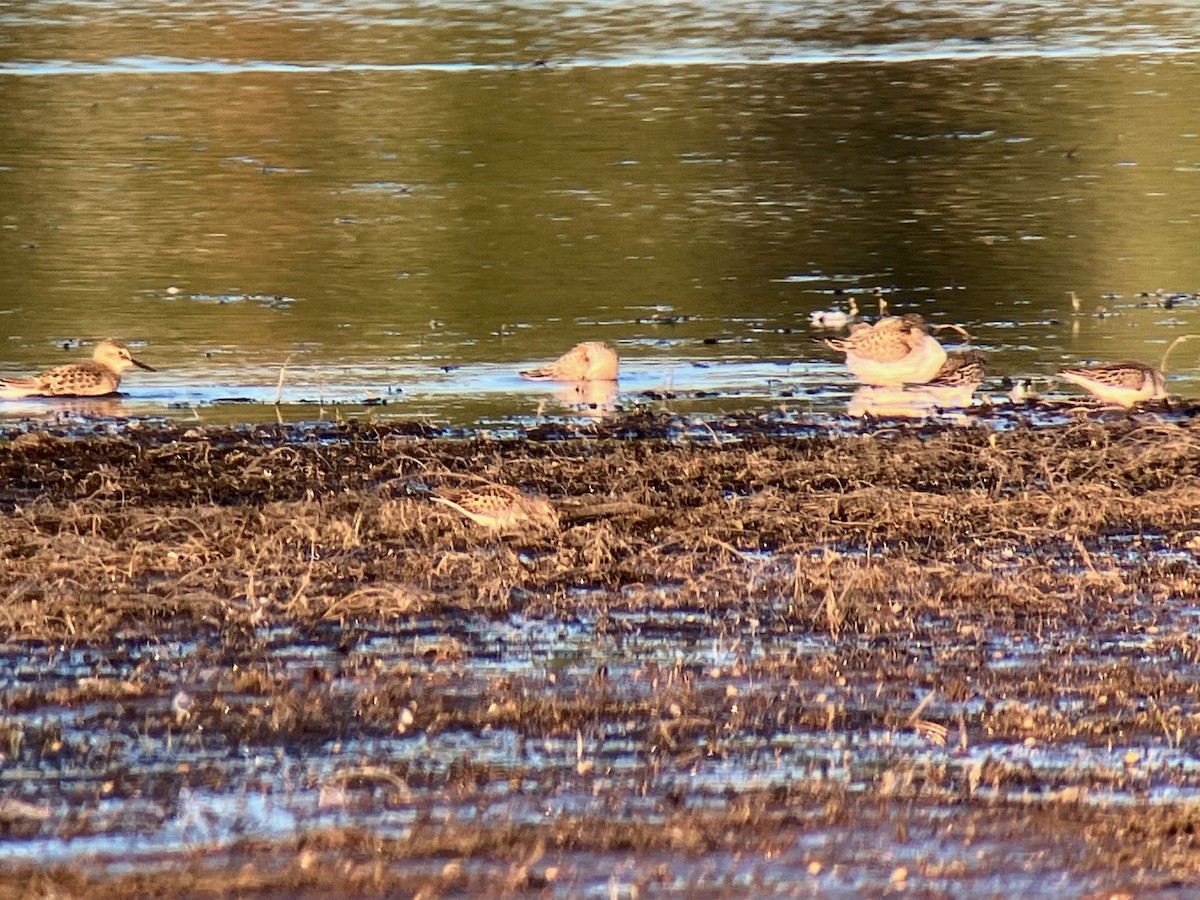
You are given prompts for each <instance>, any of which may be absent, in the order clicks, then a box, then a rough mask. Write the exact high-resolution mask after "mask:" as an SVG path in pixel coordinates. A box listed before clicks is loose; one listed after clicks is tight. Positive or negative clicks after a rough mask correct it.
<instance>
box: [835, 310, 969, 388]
mask: <svg viewBox="0 0 1200 900" xmlns="http://www.w3.org/2000/svg"><path fill="white" fill-rule="evenodd" d="M825 343H826V344H828V345H829V346H830V347H832V348H833V349H835V350H841V351H843V352H844V353H845V354H846V368H848V369H849V370H850V373H851V374H852V375H854V376H855V377H856V378H857V379H858V380H859V381H861V382H863V383H865V384H874V385H879V386H888V385H899V384H924V383H925V382H927V381H929V379H931V378H933V377H934V376H935V375H937V373H938V372H939V371H941V368H942V365H943V364H944V363H945V362H946V351H945V350H943V349H942V345H941V344H939V343H938V342H937V339H936V338H934V337H933V335H931V334H930V333H929V326H928V325H926V324H925V320H924V319H922V318H921V317H920V316H919V315H917V314H916V313H909V314H908V315H905V316H884V317H883V318H882V319H880V320H879V321H878V322H876V323H875V324H874V325H867V324H865V323H859V324H857V325H853V326H851V328H850V336H849V337H846V338H830V339H829V340H827V341H825Z"/></svg>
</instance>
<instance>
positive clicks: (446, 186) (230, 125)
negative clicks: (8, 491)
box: [0, 2, 1200, 423]
mask: <svg viewBox="0 0 1200 900" xmlns="http://www.w3.org/2000/svg"><path fill="white" fill-rule="evenodd" d="M1197 46H1200V17H1198V16H1196V15H1195V14H1194V7H1192V6H1190V5H1188V4H1171V3H1135V4H1127V3H1115V2H1114V3H1102V4H1090V5H1084V4H1078V5H1076V4H1057V5H1051V6H1049V7H1048V6H1047V5H1046V4H1043V3H1037V4H1034V3H1018V2H1013V3H972V2H961V3H949V4H938V5H937V6H936V8H933V7H930V6H929V5H928V4H922V3H893V4H887V5H879V4H873V3H854V2H851V3H838V4H833V3H815V4H809V3H804V4H800V3H768V2H759V3H749V4H722V3H687V2H664V3H653V4H648V5H647V4H643V5H640V6H639V7H637V8H632V9H631V8H629V7H627V6H625V5H620V4H614V3H608V2H591V3H571V4H567V3H553V2H545V3H538V2H528V3H507V4H490V3H452V2H447V3H394V4H392V3H374V4H351V5H329V4H322V3H303V2H298V3H291V4H287V5H284V6H282V7H278V8H277V7H276V6H275V5H272V4H261V3H217V2H210V3H175V2H156V3H133V4H128V3H121V4H118V3H86V4H85V3H67V2H30V3H22V4H3V5H0V226H2V227H0V372H3V373H5V374H11V373H17V372H24V371H32V370H37V369H39V368H44V367H47V366H49V365H54V364H59V363H62V362H67V361H72V360H75V359H78V358H84V357H86V356H87V355H88V353H89V352H90V349H89V346H88V345H89V344H90V342H93V341H95V340H97V339H99V338H101V337H105V336H108V335H114V336H118V337H121V338H124V339H126V340H127V341H129V342H131V343H133V344H134V345H135V346H136V349H137V352H138V354H139V355H140V356H141V357H142V358H144V359H145V360H146V361H147V362H149V363H150V364H152V365H155V366H156V367H157V368H158V369H159V370H160V371H159V372H158V373H157V374H150V373H144V372H140V371H138V372H134V373H132V374H131V375H130V376H129V378H128V379H127V380H126V382H125V384H124V386H123V388H124V391H125V393H126V395H127V396H126V397H125V398H124V399H123V400H118V401H113V402H109V403H106V404H99V405H92V406H90V407H88V410H89V411H92V412H99V413H108V412H114V413H117V414H126V415H129V414H133V415H143V414H151V415H156V414H163V413H166V414H170V415H179V416H184V417H192V416H197V417H199V418H201V419H204V420H209V421H213V420H246V419H263V418H270V419H273V418H274V417H275V410H274V409H273V408H272V407H271V406H270V403H271V401H273V400H275V399H276V398H277V397H279V398H280V399H282V400H283V401H284V402H285V403H289V404H295V403H297V402H298V401H300V400H308V401H313V403H314V404H317V405H316V406H311V405H310V406H291V407H289V412H288V415H289V416H290V417H301V418H310V417H314V416H317V415H321V416H327V417H328V416H332V415H337V414H342V413H344V412H347V411H355V410H358V409H360V405H361V404H362V403H363V402H364V401H367V400H372V401H373V400H379V401H387V404H386V406H382V405H381V406H372V407H371V412H372V413H374V414H378V415H381V416H393V415H399V416H429V417H432V418H434V419H435V420H442V421H451V422H460V423H461V422H467V423H470V422H475V421H480V420H487V419H503V418H511V417H523V416H532V415H535V414H537V413H538V411H539V410H541V411H542V412H545V413H550V414H553V413H555V412H563V411H568V410H569V409H570V405H571V403H573V402H574V398H572V397H567V398H565V400H564V398H562V397H560V396H557V395H556V393H555V392H554V390H553V389H548V388H546V387H544V386H533V385H529V384H526V383H522V382H521V381H520V380H519V379H518V378H517V377H516V375H515V372H516V370H517V369H519V368H522V367H525V366H527V365H529V364H532V363H535V362H538V361H542V360H545V359H548V358H551V357H553V356H556V355H557V354H558V353H559V352H561V351H562V350H564V349H566V348H567V347H569V346H570V345H571V344H573V343H575V342H576V341H579V340H589V339H602V340H608V341H611V342H614V343H615V344H617V345H618V347H619V349H620V352H621V354H622V357H623V360H624V371H623V377H622V380H621V385H620V392H619V393H618V395H617V397H616V401H617V402H618V403H632V402H640V401H643V400H644V399H645V398H644V396H643V392H647V391H653V392H658V394H662V393H663V392H682V393H683V394H684V395H685V399H684V400H682V401H679V403H678V404H677V405H679V406H681V407H682V408H684V409H686V408H688V404H689V403H691V404H695V408H704V409H714V410H715V409H756V408H763V409H770V408H774V407H777V406H780V405H787V406H790V407H791V408H798V409H811V410H813V411H815V412H818V413H819V412H824V411H828V412H831V413H836V412H838V411H841V410H844V409H845V407H846V401H847V398H848V397H849V396H850V394H851V392H852V391H853V389H854V388H855V386H856V385H855V384H854V382H852V381H851V380H850V379H849V378H848V376H847V375H846V374H845V372H844V369H843V368H842V367H841V366H840V365H839V358H838V355H837V354H835V353H834V352H833V351H832V350H829V349H827V348H825V347H823V346H822V345H820V344H819V343H818V342H816V341H814V340H813V338H814V337H816V336H820V334H821V333H820V332H816V331H814V330H813V329H812V328H811V327H810V326H809V315H810V313H811V312H812V311H813V310H816V309H820V308H824V307H828V306H830V305H831V304H836V303H839V302H842V301H843V300H844V295H845V294H846V293H851V292H857V293H858V295H859V297H860V299H861V300H862V301H863V305H864V306H869V305H870V303H869V302H868V301H869V298H870V291H871V288H872V287H874V286H875V285H882V286H884V287H885V288H886V289H887V291H888V294H887V296H888V298H889V300H890V302H891V304H892V308H893V309H896V310H905V309H917V310H920V311H921V312H922V313H924V314H925V315H926V316H927V317H929V318H930V319H932V320H934V321H936V322H955V323H961V324H962V325H964V326H965V327H966V328H967V329H968V330H969V331H970V333H971V334H972V335H973V336H974V343H975V344H976V345H977V346H980V347H982V348H984V349H986V350H988V351H990V353H991V354H992V371H993V374H994V375H995V376H996V377H995V379H994V380H993V381H992V382H991V383H990V384H988V385H986V386H985V393H991V394H996V395H1000V394H1002V393H1003V391H1004V388H1003V386H1002V385H1001V383H1000V378H1001V377H1002V376H1011V377H1019V378H1044V377H1048V376H1050V375H1052V374H1053V373H1054V372H1055V371H1056V370H1057V368H1058V367H1059V366H1061V365H1062V364H1064V363H1077V362H1092V361H1108V360H1116V359H1124V358H1134V359H1140V360H1144V361H1147V362H1153V363H1158V362H1159V360H1160V359H1161V357H1162V354H1163V351H1164V350H1165V349H1166V347H1167V345H1168V344H1169V343H1170V342H1171V341H1172V340H1173V339H1174V338H1175V337H1177V336H1179V335H1182V334H1187V333H1190V332H1200V300H1198V299H1196V298H1195V297H1194V294H1195V292H1196V291H1197V290H1200V262H1198V260H1197V254H1196V252H1195V248H1196V247H1197V246H1200V120H1197V119H1196V116H1195V110H1196V109H1200V71H1198V63H1200V53H1197V52H1196V51H1194V50H1193V49H1192V48H1194V47H1197ZM1159 289H1162V290H1165V291H1167V292H1172V293H1173V292H1182V293H1184V294H1185V296H1184V297H1182V298H1181V300H1180V302H1178V303H1176V304H1174V305H1173V308H1169V309H1168V308H1163V305H1162V304H1161V303H1160V302H1159V300H1158V298H1156V297H1144V296H1141V295H1142V294H1143V293H1146V292H1154V291H1156V290H1159ZM1072 290H1074V291H1076V292H1077V293H1078V295H1079V296H1080V297H1081V298H1082V300H1083V315H1078V316H1074V315H1072V309H1071V305H1070V302H1069V297H1068V292H1069V291H1072ZM1101 306H1103V307H1105V308H1106V309H1107V310H1108V312H1109V315H1106V316H1104V317H1103V318H1101V317H1098V316H1095V315H1093V313H1095V312H1096V310H1097V308H1098V307H1101ZM1197 348H1200V342H1197V343H1191V344H1184V345H1182V346H1180V347H1179V348H1178V349H1177V350H1176V351H1175V352H1174V353H1173V354H1172V356H1171V360H1170V366H1169V367H1168V368H1169V369H1170V371H1171V374H1172V378H1171V389H1172V390H1173V392H1175V393H1178V394H1183V395H1185V396H1198V395H1200V374H1198V369H1197V353H1198V352H1200V351H1198V349H1197ZM1045 388H1046V389H1048V390H1051V391H1053V390H1063V389H1062V388H1056V387H1054V386H1053V385H1052V384H1050V383H1049V382H1047V384H1046V386H1045ZM695 391H703V392H712V393H713V394H715V395H716V396H715V397H712V398H708V399H706V400H705V401H704V402H700V401H696V400H695V399H694V398H695V395H694V393H693V392H695ZM1064 393H1065V390H1064ZM236 399H241V400H251V401H255V402H254V403H253V404H249V405H248V404H245V403H230V402H226V401H230V400H236ZM600 399H602V400H603V399H606V398H603V397H601V398H600ZM64 408H65V409H75V408H77V405H74V406H70V405H69V406H67V407H63V406H62V405H61V404H60V405H59V407H57V409H58V410H59V411H61V410H62V409H64ZM47 409H51V410H54V409H56V407H54V406H53V405H47V404H45V403H41V402H21V403H8V404H6V405H5V407H4V409H3V410H2V411H0V414H8V415H30V414H38V413H40V412H43V411H45V410H47Z"/></svg>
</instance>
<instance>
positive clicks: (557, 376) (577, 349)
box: [521, 341, 619, 381]
mask: <svg viewBox="0 0 1200 900" xmlns="http://www.w3.org/2000/svg"><path fill="white" fill-rule="evenodd" d="M618 366H619V361H618V358H617V351H616V350H614V349H613V348H612V347H611V346H609V345H608V344H606V343H604V341H585V342H584V343H582V344H576V345H575V346H574V347H572V348H571V349H570V350H568V351H567V352H566V353H564V354H563V355H562V356H560V357H559V358H558V359H556V360H555V361H554V362H552V363H550V365H548V366H542V367H541V368H540V369H527V370H525V371H524V372H522V373H521V377H522V378H529V379H532V380H533V381H616V380H617V369H618Z"/></svg>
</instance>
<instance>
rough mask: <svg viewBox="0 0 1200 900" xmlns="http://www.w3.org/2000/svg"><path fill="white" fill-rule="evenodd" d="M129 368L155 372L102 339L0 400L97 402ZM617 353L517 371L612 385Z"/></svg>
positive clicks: (10, 384) (6, 386)
mask: <svg viewBox="0 0 1200 900" xmlns="http://www.w3.org/2000/svg"><path fill="white" fill-rule="evenodd" d="M132 366H137V367H138V368H141V369H145V370H146V371H147V372H154V371H157V370H156V369H155V368H154V367H153V366H149V365H147V364H146V363H144V362H142V361H141V360H140V359H137V358H135V357H134V355H133V353H132V352H130V350H129V348H128V347H127V346H125V345H124V344H122V343H121V342H120V341H117V340H113V339H112V338H108V339H107V340H103V341H101V342H100V343H99V344H97V345H96V349H95V351H93V353H92V358H91V360H89V361H88V362H83V363H68V364H67V365H64V366H55V367H54V368H53V369H46V370H45V371H44V372H39V373H38V374H37V375H27V376H18V377H15V378H0V399H8V400H15V399H19V398H21V397H102V396H104V395H105V394H111V393H114V392H115V391H116V390H117V388H119V387H120V386H121V376H122V375H123V374H124V373H125V372H126V371H128V370H129V369H130V368H131V367H132ZM618 366H619V362H618V359H617V353H616V351H615V350H613V348H612V347H610V346H609V345H608V344H605V343H603V342H602V341H588V342H587V343H583V344H578V345H576V346H575V347H572V348H571V349H570V350H569V351H567V352H566V353H564V354H563V355H562V356H561V357H559V358H558V359H557V360H555V361H554V362H552V363H551V364H550V365H548V366H543V367H542V368H540V369H529V370H528V371H525V372H522V373H521V375H522V376H523V377H525V378H530V379H533V380H537V381H616V380H617V369H618Z"/></svg>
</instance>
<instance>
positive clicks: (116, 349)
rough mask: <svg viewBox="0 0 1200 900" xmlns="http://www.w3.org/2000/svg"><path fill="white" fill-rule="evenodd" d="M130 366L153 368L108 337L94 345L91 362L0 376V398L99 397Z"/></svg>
mask: <svg viewBox="0 0 1200 900" xmlns="http://www.w3.org/2000/svg"><path fill="white" fill-rule="evenodd" d="M130 366H138V367H139V368H142V369H145V370H146V371H148V372H153V371H155V370H154V368H153V367H152V366H148V365H146V364H145V363H144V362H142V361H141V360H137V359H134V358H133V354H132V353H130V352H129V348H128V347H126V346H125V345H124V344H122V343H121V342H120V341H115V340H113V339H112V338H108V339H107V340H103V341H101V342H100V343H99V344H97V345H96V349H95V351H94V352H93V353H92V359H91V362H85V363H69V364H68V365H65V366H56V367H54V368H53V369H47V370H46V371H44V372H40V373H38V374H37V375H29V376H19V377H16V378H0V398H4V399H7V400H15V399H18V398H20V397H100V396H103V395H104V394H111V393H114V392H115V391H116V390H117V388H118V387H120V386H121V373H122V372H124V371H125V370H126V369H128V368H129V367H130Z"/></svg>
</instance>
